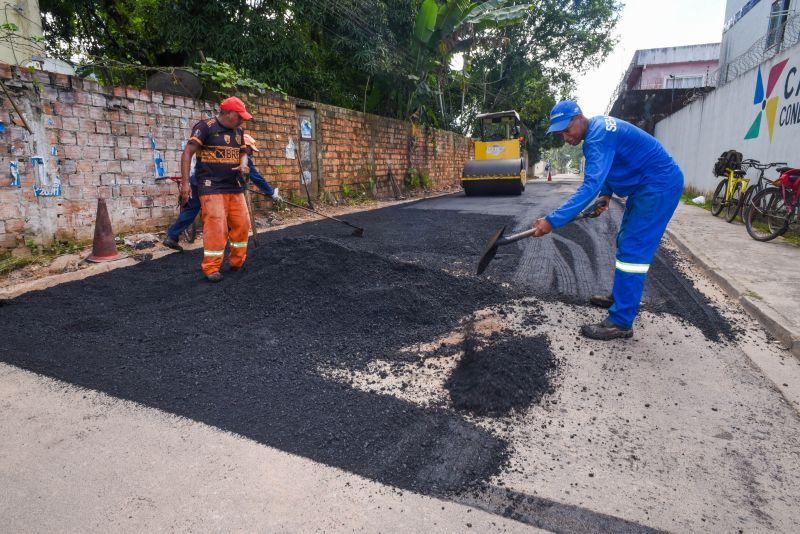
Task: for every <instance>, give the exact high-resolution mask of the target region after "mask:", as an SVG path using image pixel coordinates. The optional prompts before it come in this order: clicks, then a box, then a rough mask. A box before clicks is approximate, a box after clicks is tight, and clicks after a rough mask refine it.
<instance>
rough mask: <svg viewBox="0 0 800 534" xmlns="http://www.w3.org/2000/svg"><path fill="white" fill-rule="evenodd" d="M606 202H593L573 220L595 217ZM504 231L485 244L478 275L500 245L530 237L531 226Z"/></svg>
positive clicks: (501, 230)
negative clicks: (510, 232) (522, 229)
mask: <svg viewBox="0 0 800 534" xmlns="http://www.w3.org/2000/svg"><path fill="white" fill-rule="evenodd" d="M606 204H608V202H606V201H605V200H600V201H597V202H595V203H594V204H592V205H591V206H589V207H588V208H586V209H585V210H583V211H582V212H580V213H579V214H578V216H577V217H575V218H574V219H573V221H579V220H581V219H587V218H589V219H593V218H595V217H597V214H595V211H596V210H597V209H598V208H602V207H603V206H605V205H606ZM505 231H506V227H505V226H503V227H502V228H500V229H499V230H498V231H497V232H495V234H494V235H493V236H492V238H491V239H490V240H489V242H488V243H487V244H486V248H485V249H484V250H483V254H482V255H481V259H480V261H479V262H478V272H477V273H476V274H478V275H481V274H483V271H485V270H486V267H488V266H489V263H490V262H491V261H492V259H494V255H495V254H497V248H498V247H500V246H501V245H508V244H510V243H513V242H515V241H519V240H520V239H525V238H526V237H531V236H532V235H533V229H532V228H531V229H530V230H525V231H524V232H520V233H518V234H512V235H510V236H508V237H503V233H504V232H505Z"/></svg>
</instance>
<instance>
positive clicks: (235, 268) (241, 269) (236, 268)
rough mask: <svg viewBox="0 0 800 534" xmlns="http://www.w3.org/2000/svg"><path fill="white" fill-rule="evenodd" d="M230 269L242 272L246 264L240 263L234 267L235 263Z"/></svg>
mask: <svg viewBox="0 0 800 534" xmlns="http://www.w3.org/2000/svg"><path fill="white" fill-rule="evenodd" d="M230 269H231V272H232V273H241V272H242V271H244V265H240V266H238V267H234V266H233V265H231V267H230Z"/></svg>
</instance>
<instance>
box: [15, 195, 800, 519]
mask: <svg viewBox="0 0 800 534" xmlns="http://www.w3.org/2000/svg"><path fill="white" fill-rule="evenodd" d="M575 185H576V184H575V183H574V182H569V181H563V182H558V181H557V182H552V183H546V182H545V183H532V184H530V185H529V187H528V189H527V191H526V193H525V194H524V195H523V196H522V197H518V198H502V199H501V198H496V199H480V198H465V197H463V196H461V195H454V196H448V197H443V198H439V199H434V200H429V201H424V202H419V203H414V204H407V205H402V206H395V207H391V208H386V209H382V210H377V211H372V212H365V213H361V214H357V215H353V216H348V219H349V220H352V222H354V223H356V224H360V225H363V226H365V227H366V228H367V233H366V236H365V238H364V239H362V240H358V239H355V238H352V237H349V236H348V235H347V234H348V233H349V232H348V231H347V229H346V228H343V227H341V226H339V225H336V224H334V223H329V222H327V221H325V222H319V223H313V224H306V225H301V226H297V227H292V228H288V229H285V230H282V231H280V232H271V233H269V234H265V235H264V239H263V240H262V241H265V242H266V245H265V246H263V247H261V248H259V249H257V250H255V251H252V255H251V258H250V260H249V262H250V263H249V265H248V270H247V271H246V272H245V273H244V274H243V275H242V276H240V277H238V278H237V277H236V276H233V275H231V276H228V277H227V279H226V280H225V281H224V283H223V284H221V285H219V286H208V285H203V284H199V280H198V277H197V273H196V263H197V260H198V259H199V257H198V254H197V253H191V254H183V255H171V256H169V257H167V258H164V259H162V260H159V261H156V262H150V263H143V264H141V265H138V266H135V267H132V268H126V269H122V270H120V271H114V272H111V273H106V274H103V275H99V276H97V277H93V278H92V279H88V280H84V281H79V282H74V283H71V284H66V285H63V286H60V287H57V288H51V289H48V290H46V291H42V292H38V293H34V294H30V295H24V296H22V297H20V298H18V299H16V300H15V301H13V302H12V303H11V304H9V305H7V306H3V307H2V308H0V320H1V321H0V324H2V326H0V336H2V337H3V339H4V343H3V345H2V347H0V361H2V362H5V363H2V364H0V406H1V408H0V431H2V435H3V436H4V440H3V441H2V444H1V445H0V486H1V487H3V488H4V490H3V491H2V493H0V517H3V518H4V521H5V524H6V525H7V528H8V529H9V530H11V531H24V530H27V531H52V530H62V531H81V532H90V531H107V530H108V529H109V527H111V528H114V529H116V530H124V531H152V530H167V529H171V530H211V531H218V530H219V531H221V530H225V531H235V530H265V531H275V532H297V531H326V532H327V531H347V532H349V531H366V532H373V531H398V532H400V531H403V532H418V531H431V530H433V531H444V532H447V531H453V532H463V531H465V530H468V529H475V530H476V531H486V532H490V531H520V532H522V531H536V530H537V529H545V530H549V531H556V532H598V531H604V532H650V531H673V532H709V531H739V530H742V531H747V532H750V531H772V532H774V531H777V532H793V531H795V530H796V525H797V523H798V520H799V518H798V511H797V506H796V503H797V502H799V501H800V469H799V468H800V448H798V447H797V443H800V417H798V411H797V406H796V405H793V404H792V402H790V401H787V399H786V397H784V395H783V394H782V393H781V390H780V388H781V387H786V388H794V389H797V388H800V367H798V365H797V362H796V360H794V359H792V358H791V357H789V358H788V359H787V358H786V353H785V352H783V351H782V350H781V349H780V348H779V346H778V345H777V344H776V343H774V342H772V341H770V340H769V339H768V337H767V336H766V335H765V334H764V333H763V332H762V331H761V330H760V329H759V328H757V327H755V326H752V324H751V321H749V320H748V318H747V316H746V314H744V313H743V311H742V310H741V309H740V308H738V306H737V305H736V304H735V303H733V302H731V301H729V300H727V299H725V298H724V297H723V295H722V294H721V292H720V291H719V290H718V289H716V288H715V287H714V286H713V285H712V284H710V283H709V282H708V281H707V280H705V279H704V278H702V277H701V276H700V275H699V274H697V272H695V271H694V270H693V269H692V267H691V265H688V264H687V263H686V262H685V261H684V260H682V259H681V256H680V255H679V254H678V253H676V252H675V251H674V250H672V249H671V248H670V246H669V244H668V243H665V247H666V248H665V249H664V250H663V251H662V252H661V253H660V256H659V260H658V262H657V263H658V267H657V268H654V269H653V272H652V274H651V279H652V280H651V281H650V282H649V284H648V286H647V292H646V298H645V311H644V312H643V313H642V315H641V316H640V318H639V320H638V321H637V324H636V335H635V337H634V339H633V340H631V341H614V342H610V343H601V342H593V341H588V340H584V339H582V338H580V337H579V336H577V335H576V333H577V330H578V328H579V326H580V324H582V323H584V322H586V321H589V320H599V319H600V318H601V317H602V315H603V313H602V311H600V310H596V309H592V308H589V307H586V306H584V305H582V302H583V301H584V299H585V297H586V296H587V295H588V294H590V293H592V292H594V291H598V290H603V289H607V288H608V286H609V284H610V279H611V274H612V272H613V271H612V270H611V269H612V267H611V265H612V261H613V248H612V247H610V246H609V243H613V233H614V230H615V227H616V224H617V221H618V218H619V213H620V212H619V208H618V207H617V208H614V209H613V210H612V211H611V213H609V214H608V215H607V216H604V217H602V218H599V219H596V220H591V221H583V222H581V223H578V224H576V225H573V226H571V227H569V228H565V229H564V230H563V231H560V232H558V233H557V234H556V235H553V236H551V237H548V238H544V239H540V240H528V241H526V242H524V243H521V244H520V245H518V246H514V247H513V248H512V247H509V250H508V251H503V253H502V254H500V255H498V258H497V260H496V261H495V262H494V263H493V264H492V266H491V267H490V271H489V273H488V276H487V277H485V278H482V279H478V278H476V277H474V275H473V274H472V271H473V270H474V267H475V261H476V259H477V254H479V253H480V250H481V248H482V246H483V242H484V240H485V239H486V237H487V236H488V235H490V234H491V233H492V231H493V230H495V229H496V228H497V227H499V226H500V225H503V224H506V225H508V226H509V228H510V229H512V230H519V229H522V228H525V227H527V226H528V225H529V223H530V220H531V219H533V218H534V217H535V216H538V215H540V214H542V213H545V212H547V211H548V210H549V209H550V208H551V207H553V206H555V205H556V204H557V203H558V202H559V200H560V199H561V198H562V197H563V196H564V195H567V194H568V193H569V192H570V191H571V190H572V189H574V187H575ZM184 307H188V308H189V309H191V310H192V314H191V317H190V318H186V317H185V316H184V315H183V314H184V313H185V312H184V311H183V309H184ZM526 343H527V345H526ZM473 344H477V345H479V346H481V347H483V352H481V353H480V354H482V355H484V356H486V355H488V356H496V361H503V362H505V364H506V365H510V367H511V368H512V369H511V371H513V372H511V373H508V372H507V371H508V369H504V368H496V367H495V368H492V367H491V366H488V367H486V369H488V372H487V373H486V375H485V377H484V378H485V379H484V380H481V381H480V382H479V383H477V384H476V387H483V388H489V389H484V390H482V391H486V392H487V395H497V394H498V393H503V391H502V388H503V387H504V386H508V385H509V384H517V385H518V384H528V385H529V387H530V388H537V390H540V392H541V393H542V394H541V395H539V396H533V400H532V402H533V403H532V404H530V405H525V404H518V405H516V408H515V409H512V410H511V411H505V412H503V413H502V414H499V415H497V414H495V415H491V416H486V415H475V414H474V413H470V412H468V411H463V410H459V409H456V408H455V407H454V406H453V403H452V400H451V397H450V389H449V387H450V386H451V385H452V377H454V376H456V373H455V372H454V370H457V369H459V366H460V365H461V364H462V363H463V361H464V360H465V358H464V351H467V352H470V350H471V347H473ZM502 347H506V349H507V350H511V349H510V347H516V348H517V349H518V350H519V349H522V350H521V351H519V352H517V353H514V354H516V355H517V356H518V359H519V360H525V361H526V362H530V363H533V364H544V363H547V364H548V367H547V369H549V370H550V372H549V373H548V374H547V375H546V376H545V375H542V376H537V378H538V379H541V383H540V382H526V379H528V378H530V374H535V371H536V366H535V365H533V366H529V367H525V368H524V369H526V372H525V373H521V372H519V371H518V370H517V369H516V368H515V367H514V361H513V360H508V359H503V356H504V354H503V353H502V352H501V351H500V348H502ZM525 347H529V349H530V350H529V353H528V354H526V353H525ZM492 351H494V352H492ZM753 359H755V360H757V361H760V362H762V363H763V362H768V364H767V365H771V366H773V367H775V368H779V369H780V373H779V374H778V376H780V377H781V381H782V382H781V384H778V385H776V384H774V383H773V382H771V381H770V380H769V379H768V378H766V375H765V373H764V372H762V370H761V369H760V368H759V367H757V366H755V365H753V363H752V360H753ZM515 374H516V375H517V376H514V375H515ZM770 376H776V373H775V372H772V373H771V374H770ZM479 378H480V377H479ZM783 384H786V386H784V385H783ZM490 386H498V387H499V388H500V390H499V391H498V390H497V389H495V390H492V389H490ZM506 392H507V393H508V395H509V396H510V397H513V398H514V399H520V398H521V399H528V397H526V396H525V395H519V394H520V393H525V392H524V391H523V392H520V391H513V390H512V389H510V388H508V389H507V391H506Z"/></svg>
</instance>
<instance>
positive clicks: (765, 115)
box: [744, 58, 800, 143]
mask: <svg viewBox="0 0 800 534" xmlns="http://www.w3.org/2000/svg"><path fill="white" fill-rule="evenodd" d="M787 66H788V68H787ZM799 71H800V64H797V65H789V59H788V58H787V59H784V60H783V61H781V62H779V63H776V64H775V65H773V66H772V68H770V69H769V75H768V76H767V83H766V85H765V84H764V76H763V75H762V73H761V67H758V72H757V73H756V86H755V92H754V94H753V105H754V106H757V113H756V117H755V119H754V120H753V123H752V124H751V125H750V128H749V129H748V130H747V133H746V134H745V136H744V138H745V139H757V138H759V137H760V136H761V135H762V133H763V132H764V131H765V130H766V132H767V135H768V136H769V142H770V143H772V139H773V136H774V134H775V130H776V127H777V128H778V129H780V128H784V127H787V126H792V125H795V124H800V72H799ZM762 124H764V126H766V127H765V128H764V127H762Z"/></svg>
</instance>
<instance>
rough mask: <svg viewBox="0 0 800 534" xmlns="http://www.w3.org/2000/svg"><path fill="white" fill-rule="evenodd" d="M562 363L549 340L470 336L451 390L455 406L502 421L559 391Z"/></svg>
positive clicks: (449, 386)
mask: <svg viewBox="0 0 800 534" xmlns="http://www.w3.org/2000/svg"><path fill="white" fill-rule="evenodd" d="M559 364H560V362H559V360H558V358H557V357H556V356H555V354H553V352H552V351H551V350H550V346H549V343H548V342H547V338H546V337H545V336H542V335H539V336H535V337H526V336H519V335H513V334H512V335H507V334H504V335H501V334H499V333H493V334H492V335H490V336H489V339H487V340H485V341H484V340H481V339H479V338H478V337H477V336H475V335H474V334H472V333H470V332H467V335H466V336H465V337H464V343H463V356H462V357H461V359H460V360H459V362H458V364H457V365H456V368H455V370H454V371H453V373H452V374H451V375H450V378H449V379H448V380H447V381H446V382H445V388H446V389H447V390H448V391H449V393H450V398H451V400H452V402H453V406H454V407H455V408H457V409H459V410H466V411H468V412H471V413H474V414H475V415H483V416H492V417H500V416H504V415H508V414H509V413H510V412H511V411H512V410H513V409H515V408H516V409H522V408H527V407H528V406H530V405H531V404H535V403H537V402H539V401H541V399H542V398H543V397H544V396H545V395H547V394H550V393H553V391H554V389H555V382H554V377H555V376H556V373H557V370H558V367H559Z"/></svg>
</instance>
